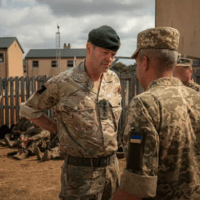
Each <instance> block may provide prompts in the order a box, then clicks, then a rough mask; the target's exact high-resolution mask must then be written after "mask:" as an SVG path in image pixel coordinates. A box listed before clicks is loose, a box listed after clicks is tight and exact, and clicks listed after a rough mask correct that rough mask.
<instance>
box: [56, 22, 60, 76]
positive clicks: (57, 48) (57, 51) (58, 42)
mask: <svg viewBox="0 0 200 200" xmlns="http://www.w3.org/2000/svg"><path fill="white" fill-rule="evenodd" d="M59 28H60V26H59V25H57V29H58V31H57V32H56V67H57V68H58V70H59V72H60V58H61V52H60V31H59Z"/></svg>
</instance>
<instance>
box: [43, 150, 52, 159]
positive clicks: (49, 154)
mask: <svg viewBox="0 0 200 200" xmlns="http://www.w3.org/2000/svg"><path fill="white" fill-rule="evenodd" d="M47 160H51V152H50V151H49V150H46V151H45V152H44V156H43V157H42V161H47Z"/></svg>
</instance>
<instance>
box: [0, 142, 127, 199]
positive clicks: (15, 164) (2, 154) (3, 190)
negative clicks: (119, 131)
mask: <svg viewBox="0 0 200 200" xmlns="http://www.w3.org/2000/svg"><path fill="white" fill-rule="evenodd" d="M15 150H17V149H14V148H12V149H11V148H7V147H2V146H1V145H0V200H57V199H59V198H58V195H59V192H60V174H61V166H62V163H63V161H62V160H50V161H46V162H40V161H38V160H37V157H36V156H31V157H29V158H26V159H24V160H15V159H13V158H10V157H7V156H6V155H7V153H9V152H12V151H15ZM119 163H120V172H121V173H122V170H123V168H124V167H125V160H124V158H123V159H119Z"/></svg>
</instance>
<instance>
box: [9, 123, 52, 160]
mask: <svg viewBox="0 0 200 200" xmlns="http://www.w3.org/2000/svg"><path fill="white" fill-rule="evenodd" d="M20 137H21V141H22V148H21V149H19V151H18V153H17V154H16V155H14V156H13V157H14V158H16V159H18V160H22V159H25V158H28V157H29V156H32V155H35V146H38V147H39V148H40V149H41V151H45V150H46V149H47V143H48V142H49V140H50V132H49V131H47V130H45V129H43V128H39V127H38V126H36V125H34V126H33V127H31V128H29V129H28V130H27V131H26V132H23V133H22V134H21V136H20Z"/></svg>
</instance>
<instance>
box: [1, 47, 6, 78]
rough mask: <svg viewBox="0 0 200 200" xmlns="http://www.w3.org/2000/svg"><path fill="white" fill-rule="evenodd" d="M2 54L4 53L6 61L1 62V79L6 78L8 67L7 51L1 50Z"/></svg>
mask: <svg viewBox="0 0 200 200" xmlns="http://www.w3.org/2000/svg"><path fill="white" fill-rule="evenodd" d="M0 53H3V57H4V61H3V62H0V77H2V78H3V77H6V65H7V50H4V49H0Z"/></svg>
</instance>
